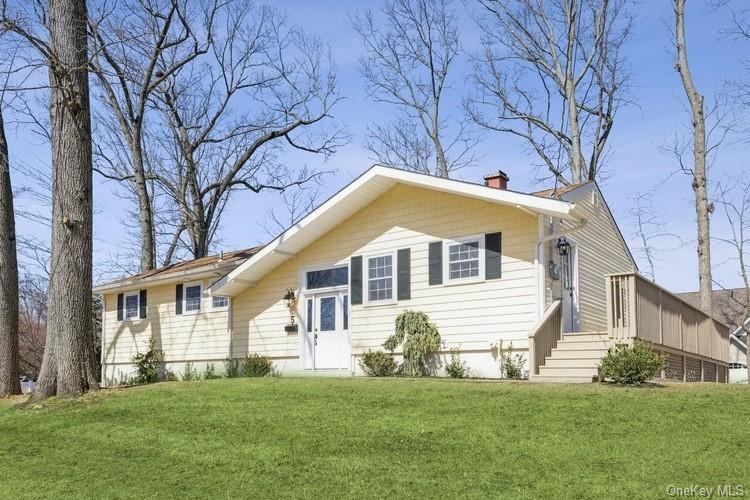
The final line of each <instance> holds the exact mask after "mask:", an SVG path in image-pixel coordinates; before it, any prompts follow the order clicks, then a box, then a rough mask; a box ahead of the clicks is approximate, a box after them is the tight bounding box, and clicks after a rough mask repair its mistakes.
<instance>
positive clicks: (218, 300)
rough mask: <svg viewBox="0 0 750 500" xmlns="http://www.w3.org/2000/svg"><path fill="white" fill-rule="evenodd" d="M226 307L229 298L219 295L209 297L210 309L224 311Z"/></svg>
mask: <svg viewBox="0 0 750 500" xmlns="http://www.w3.org/2000/svg"><path fill="white" fill-rule="evenodd" d="M227 306H229V297H222V296H221V295H214V296H213V297H211V308H213V309H226V308H227Z"/></svg>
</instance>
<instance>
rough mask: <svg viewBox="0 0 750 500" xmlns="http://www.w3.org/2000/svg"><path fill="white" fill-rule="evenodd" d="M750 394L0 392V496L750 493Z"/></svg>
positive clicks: (476, 387) (466, 389) (236, 384)
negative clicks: (19, 400) (63, 395)
mask: <svg viewBox="0 0 750 500" xmlns="http://www.w3.org/2000/svg"><path fill="white" fill-rule="evenodd" d="M749 414H750V390H749V389H748V387H746V386H743V387H739V386H727V385H715V384H714V385H710V384H706V385H702V384H698V385H685V386H669V387H665V388H648V389H624V388H618V387H608V386H597V385H585V386H560V385H535V384H526V383H496V382H474V381H450V380H411V379H381V380H378V379H292V378H280V379H276V378H273V379H233V380H211V381H202V382H179V383H178V382H173V383H165V384H157V385H152V386H148V387H139V388H133V389H123V390H113V391H103V392H101V393H99V394H95V395H90V396H86V397H84V398H80V399H75V400H67V401H54V400H53V401H50V402H47V403H45V404H43V405H39V406H37V407H33V408H19V407H17V406H13V405H12V404H11V403H9V402H6V403H0V471H2V473H1V474H0V498H19V497H91V496H94V497H99V498H105V497H106V498H112V497H119V498H125V497H131V498H132V497H139V498H140V497H168V498H169V497H177V496H180V497H224V498H226V497H235V498H238V497H239V498H246V497H254V498H269V497H308V498H309V497H318V498H332V497H358V498H361V497H368V498H384V497H391V498H398V497H414V498H417V497H418V498H435V497H437V498H440V497H443V498H455V497H464V498H484V497H507V498H658V497H665V496H666V488H667V486H669V485H678V486H689V485H690V484H699V485H705V486H709V487H715V486H716V485H717V484H724V483H732V484H735V485H737V484H743V485H744V487H745V491H746V492H747V491H750V472H748V465H747V452H746V451H745V450H746V446H747V445H748V443H750V432H748V415H749Z"/></svg>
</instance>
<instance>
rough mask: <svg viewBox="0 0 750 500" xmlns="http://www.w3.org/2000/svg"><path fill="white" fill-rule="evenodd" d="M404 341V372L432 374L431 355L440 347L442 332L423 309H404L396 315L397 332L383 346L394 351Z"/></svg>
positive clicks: (418, 374)
mask: <svg viewBox="0 0 750 500" xmlns="http://www.w3.org/2000/svg"><path fill="white" fill-rule="evenodd" d="M401 343H403V344H404V345H403V347H402V351H403V354H404V365H403V369H404V373H405V374H406V375H409V376H412V377H422V376H425V375H430V374H431V372H432V367H430V365H429V361H430V359H429V358H430V357H431V356H432V355H434V354H435V353H436V352H437V351H438V350H439V349H440V333H438V329H437V326H435V324H434V323H431V322H430V319H429V318H428V317H427V315H426V314H425V313H423V312H421V311H404V312H402V313H401V314H399V315H398V316H397V317H396V332H395V333H394V334H393V335H391V336H390V337H388V339H387V340H386V341H385V342H384V343H383V347H385V348H386V349H388V350H389V351H391V352H393V351H395V350H396V348H397V347H398V346H399V345H400V344H401Z"/></svg>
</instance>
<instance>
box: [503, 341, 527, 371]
mask: <svg viewBox="0 0 750 500" xmlns="http://www.w3.org/2000/svg"><path fill="white" fill-rule="evenodd" d="M500 359H501V363H502V368H503V377H505V378H509V379H512V380H520V379H522V378H523V366H524V364H525V362H526V360H525V358H524V357H523V354H521V353H520V352H519V353H516V354H513V343H512V342H511V343H509V344H508V347H506V348H504V349H502V352H501V354H500Z"/></svg>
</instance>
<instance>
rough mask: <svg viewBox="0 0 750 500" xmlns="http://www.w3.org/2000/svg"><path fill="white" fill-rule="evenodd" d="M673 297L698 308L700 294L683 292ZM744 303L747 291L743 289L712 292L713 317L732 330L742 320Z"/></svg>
mask: <svg viewBox="0 0 750 500" xmlns="http://www.w3.org/2000/svg"><path fill="white" fill-rule="evenodd" d="M675 295H677V296H678V297H680V298H681V299H682V300H684V301H685V302H687V303H688V304H691V305H693V306H695V307H700V304H701V295H700V292H683V293H677V294H675ZM745 303H747V290H746V289H744V288H735V289H732V290H714V291H713V309H714V310H713V314H714V317H715V318H716V319H718V320H719V321H721V322H722V323H725V324H727V325H730V326H731V327H732V328H733V329H734V328H737V327H738V326H740V323H741V322H742V321H743V319H744V317H743V316H744V314H745V307H744V304H745Z"/></svg>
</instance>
